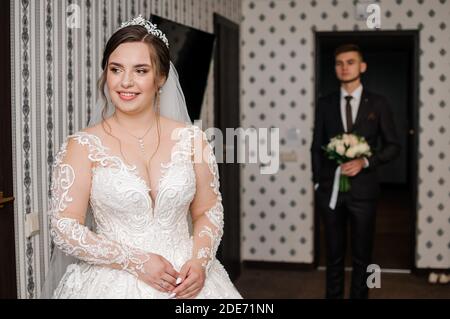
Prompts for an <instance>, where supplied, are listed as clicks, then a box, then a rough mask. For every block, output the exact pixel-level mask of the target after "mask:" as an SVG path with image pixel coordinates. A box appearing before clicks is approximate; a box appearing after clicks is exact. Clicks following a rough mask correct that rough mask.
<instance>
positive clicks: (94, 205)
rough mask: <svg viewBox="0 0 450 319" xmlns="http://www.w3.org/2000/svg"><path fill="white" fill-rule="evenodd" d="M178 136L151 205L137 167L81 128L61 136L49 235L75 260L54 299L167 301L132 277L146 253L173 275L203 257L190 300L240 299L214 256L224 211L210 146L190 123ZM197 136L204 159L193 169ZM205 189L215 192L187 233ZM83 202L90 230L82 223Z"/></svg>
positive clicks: (54, 179) (199, 131)
mask: <svg viewBox="0 0 450 319" xmlns="http://www.w3.org/2000/svg"><path fill="white" fill-rule="evenodd" d="M177 134H178V138H179V139H178V140H177V142H176V143H175V144H174V146H173V148H172V152H171V160H170V161H169V162H168V163H166V164H161V177H160V179H159V183H158V192H157V195H156V198H155V202H154V203H153V201H152V198H151V196H150V194H149V190H150V188H149V187H148V185H147V183H146V181H145V180H144V179H143V178H141V177H140V175H139V174H138V172H137V170H136V167H135V166H133V167H130V166H129V165H127V164H125V162H124V161H123V160H122V158H121V157H119V156H116V155H114V154H112V153H110V149H109V148H108V147H106V146H105V145H104V144H103V142H102V140H101V139H100V138H99V136H98V135H94V134H91V133H88V132H86V131H80V132H77V133H75V134H73V135H71V136H69V137H68V138H67V140H66V141H65V142H64V144H63V145H62V147H61V150H60V151H59V153H58V154H57V156H56V158H55V163H54V166H53V169H54V170H53V172H54V173H53V181H52V201H51V210H50V216H51V217H50V222H51V235H52V238H53V241H54V243H55V245H56V247H57V248H58V249H60V250H61V251H62V252H64V253H65V254H66V255H70V256H73V257H76V258H77V260H78V262H77V263H74V264H71V265H69V266H68V267H67V270H66V272H65V274H64V276H63V277H62V279H61V281H60V282H59V284H58V286H57V288H56V289H55V290H54V293H53V298H144V299H150V298H168V296H169V294H168V293H163V292H160V291H158V290H156V289H154V288H153V287H151V286H150V285H148V284H146V283H144V282H143V281H141V280H139V279H138V278H137V273H138V272H139V271H140V269H141V268H140V266H142V264H143V263H144V262H145V261H147V260H148V259H146V258H145V257H144V256H147V255H145V254H144V253H145V252H151V253H155V254H159V255H161V256H163V257H164V258H166V259H167V260H168V261H169V262H170V263H171V264H172V265H173V266H174V268H175V270H177V271H180V268H181V267H182V265H183V264H184V263H185V262H186V261H187V260H189V259H191V258H198V259H201V260H203V265H204V267H205V271H206V280H205V284H204V287H203V289H202V290H201V292H200V293H199V295H198V296H197V297H196V298H242V297H241V295H240V294H239V292H238V291H237V290H236V288H235V287H234V285H233V284H232V282H231V280H230V278H229V276H228V274H227V272H226V271H225V269H224V267H223V266H222V265H221V263H220V262H219V261H218V260H217V259H216V258H215V254H216V251H217V247H218V245H219V243H220V239H221V236H222V230H223V207H222V204H221V195H220V192H219V179H218V170H217V163H216V160H215V157H214V154H213V152H212V148H211V147H210V146H209V143H207V140H206V136H205V133H204V132H203V131H201V130H200V129H199V128H198V127H196V126H194V125H190V126H187V127H184V128H181V129H179V130H178V133H177ZM197 137H200V140H201V141H202V142H201V143H200V145H206V146H207V148H206V150H207V152H209V153H208V154H209V155H208V158H209V160H208V163H206V165H203V164H199V165H198V167H197V168H196V169H195V165H197V164H195V163H194V161H193V155H195V154H196V152H197V150H196V149H195V147H196V145H197V144H196V142H194V141H196V138H197ZM205 141H206V142H205ZM205 168H206V170H207V171H202V170H205ZM205 176H207V177H208V176H209V177H208V178H209V180H205ZM202 187H203V189H201V188H202ZM206 188H209V190H207V189H206ZM206 191H210V192H211V194H215V195H214V196H215V198H216V201H215V202H216V203H215V204H214V205H212V206H211V207H210V208H209V209H206V210H205V211H204V214H203V215H201V216H200V217H199V218H196V220H198V221H197V222H196V224H195V226H194V229H193V234H192V235H190V232H189V226H188V220H187V214H188V213H189V212H190V205H191V203H192V202H193V200H194V199H195V197H196V196H197V194H198V193H201V194H206V193H205V192H206ZM198 200H199V201H200V202H201V201H202V198H200V199H198ZM88 204H89V205H90V207H91V209H92V214H93V217H94V221H95V232H94V231H92V230H91V229H89V228H88V227H87V226H85V225H84V221H85V216H86V211H88ZM198 206H199V207H200V206H202V205H198ZM197 217H198V216H197ZM150 262H151V260H150Z"/></svg>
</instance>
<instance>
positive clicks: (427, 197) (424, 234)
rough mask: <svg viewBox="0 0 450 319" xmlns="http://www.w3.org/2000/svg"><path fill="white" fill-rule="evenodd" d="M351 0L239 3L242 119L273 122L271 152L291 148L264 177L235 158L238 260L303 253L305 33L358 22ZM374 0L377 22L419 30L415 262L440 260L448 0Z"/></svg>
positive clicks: (308, 40)
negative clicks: (276, 135) (294, 131)
mask: <svg viewBox="0 0 450 319" xmlns="http://www.w3.org/2000/svg"><path fill="white" fill-rule="evenodd" d="M355 2H356V1H350V0H333V1H320V4H319V1H317V0H297V1H295V0H291V1H289V0H279V1H270V0H253V1H252V0H244V1H243V5H242V14H243V17H242V25H241V31H242V49H241V60H242V72H241V83H242V96H241V110H242V111H241V112H242V117H241V118H242V126H243V127H244V128H245V127H271V126H274V127H279V128H280V139H281V145H280V147H281V151H283V150H285V151H289V150H292V149H295V151H296V153H297V155H298V160H297V162H286V163H281V166H280V171H279V172H278V173H277V174H275V175H272V176H268V175H260V173H259V167H258V166H257V165H244V166H243V170H242V188H243V189H242V191H243V195H242V200H241V202H242V216H243V220H242V229H243V247H242V248H243V249H242V252H243V259H244V260H261V261H286V262H299V263H310V262H312V261H313V255H314V242H313V238H314V224H313V204H312V202H313V193H312V185H311V182H310V180H311V167H310V154H309V147H310V144H311V139H312V127H313V118H314V113H313V112H314V105H313V101H314V67H313V66H314V55H313V54H314V52H313V50H314V34H313V31H314V30H317V31H333V30H335V31H350V30H368V28H367V26H366V24H365V21H358V20H356V19H355V6H354V4H355ZM374 2H375V1H374ZM378 3H379V4H380V7H381V29H382V30H400V29H404V30H420V69H419V70H420V88H419V99H420V109H419V113H420V114H419V121H420V122H419V125H420V129H419V194H418V202H419V205H418V214H417V239H416V242H417V244H416V266H417V267H419V268H428V267H431V268H449V267H450V187H449V185H450V161H449V158H450V147H449V146H450V129H449V125H448V123H449V120H450V105H449V104H450V90H449V79H448V75H449V74H450V58H449V57H450V56H449V54H450V33H449V27H450V25H449V22H448V21H450V19H449V17H450V1H448V0H430V1H423V0H422V1H421V0H410V1H401V0H383V1H378ZM290 128H298V129H300V137H299V139H298V140H294V141H292V140H290V139H289V138H288V131H289V129H290Z"/></svg>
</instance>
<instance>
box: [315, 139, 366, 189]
mask: <svg viewBox="0 0 450 319" xmlns="http://www.w3.org/2000/svg"><path fill="white" fill-rule="evenodd" d="M322 148H323V149H324V150H325V153H326V154H327V156H328V158H329V159H331V160H335V161H336V162H337V163H338V164H339V165H341V164H343V163H346V162H349V161H352V160H354V159H357V158H362V157H369V156H371V155H372V153H371V151H370V146H369V144H368V143H367V141H366V140H365V138H364V137H362V136H358V135H355V134H340V135H338V136H336V137H333V138H332V139H331V140H330V142H329V143H328V145H327V146H324V147H322ZM349 190H350V181H349V179H348V176H346V175H341V176H340V179H339V191H340V192H348V191H349Z"/></svg>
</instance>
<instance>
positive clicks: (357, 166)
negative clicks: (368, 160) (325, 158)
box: [341, 158, 365, 176]
mask: <svg viewBox="0 0 450 319" xmlns="http://www.w3.org/2000/svg"><path fill="white" fill-rule="evenodd" d="M364 165H365V161H364V159H363V158H358V159H355V160H352V161H350V162H347V163H344V164H341V170H342V171H341V174H342V175H346V176H356V175H358V174H359V172H361V170H362V169H363V168H364Z"/></svg>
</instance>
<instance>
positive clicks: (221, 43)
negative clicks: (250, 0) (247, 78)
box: [214, 14, 241, 280]
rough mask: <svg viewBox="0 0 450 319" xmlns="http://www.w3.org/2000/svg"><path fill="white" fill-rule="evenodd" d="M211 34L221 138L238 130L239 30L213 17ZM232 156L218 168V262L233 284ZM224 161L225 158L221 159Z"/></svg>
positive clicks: (237, 256)
mask: <svg viewBox="0 0 450 319" xmlns="http://www.w3.org/2000/svg"><path fill="white" fill-rule="evenodd" d="M214 33H215V35H216V47H215V53H214V82H215V84H214V85H215V87H214V114H215V119H214V122H215V123H214V126H215V127H216V128H219V129H220V130H221V131H222V132H223V135H224V137H225V136H226V134H225V132H226V128H233V129H236V128H238V127H239V114H240V111H239V26H238V25H237V24H235V23H233V22H231V21H230V20H228V19H226V18H224V17H222V16H220V15H217V14H215V15H214ZM226 143H227V145H224V149H225V150H228V151H230V150H232V149H233V145H236V144H234V141H226ZM234 153H235V161H234V163H225V160H224V163H222V164H219V173H220V190H221V192H222V197H223V206H224V210H225V227H224V236H223V239H222V243H221V245H220V247H219V252H218V256H219V257H218V258H219V259H220V261H221V262H222V263H223V265H224V267H225V268H226V270H227V271H228V273H229V275H230V278H231V279H232V280H235V279H236V278H237V277H239V274H240V270H241V240H240V239H241V238H240V172H239V170H240V167H239V163H237V160H236V158H237V156H236V152H234ZM225 158H226V157H225V156H224V159H225Z"/></svg>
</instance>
